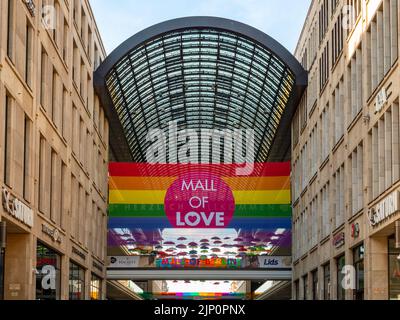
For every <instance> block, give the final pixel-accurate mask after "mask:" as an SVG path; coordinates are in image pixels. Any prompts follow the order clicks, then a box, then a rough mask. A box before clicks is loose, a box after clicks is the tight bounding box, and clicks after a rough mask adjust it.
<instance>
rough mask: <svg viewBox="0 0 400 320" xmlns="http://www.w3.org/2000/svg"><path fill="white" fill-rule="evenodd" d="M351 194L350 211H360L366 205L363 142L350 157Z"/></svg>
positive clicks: (353, 212)
mask: <svg viewBox="0 0 400 320" xmlns="http://www.w3.org/2000/svg"><path fill="white" fill-rule="evenodd" d="M348 168H349V179H350V181H349V182H350V183H349V188H348V192H349V196H350V198H351V203H350V208H351V210H350V212H351V214H353V215H354V214H356V213H358V212H359V211H360V210H361V209H362V208H363V206H364V203H363V202H364V191H363V190H364V187H363V184H364V175H363V144H362V143H361V144H359V145H358V147H357V148H355V149H354V150H353V152H352V153H351V155H350V157H349V166H348Z"/></svg>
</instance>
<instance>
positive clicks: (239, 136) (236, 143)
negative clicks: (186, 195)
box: [146, 121, 255, 176]
mask: <svg viewBox="0 0 400 320" xmlns="http://www.w3.org/2000/svg"><path fill="white" fill-rule="evenodd" d="M146 139H147V142H148V143H149V144H150V145H149V147H148V149H147V152H146V160H147V162H148V163H150V164H164V163H172V164H175V163H181V164H188V163H192V164H193V163H195V164H200V163H206V164H208V163H213V164H221V163H226V164H232V163H235V164H238V168H236V175H238V176H247V175H250V174H251V173H252V172H253V170H254V157H255V151H254V130H241V129H235V130H228V129H226V130H222V131H220V130H212V129H201V130H200V135H199V134H198V131H197V130H194V129H186V130H180V131H178V125H177V122H175V121H173V122H170V123H169V126H168V134H165V133H164V131H163V130H161V129H153V130H150V131H149V132H148V134H147V137H146ZM222 145H223V148H222ZM221 149H224V150H223V153H221V151H222V150H221ZM239 165H242V166H239ZM243 165H244V166H243Z"/></svg>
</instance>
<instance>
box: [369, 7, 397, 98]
mask: <svg viewBox="0 0 400 320" xmlns="http://www.w3.org/2000/svg"><path fill="white" fill-rule="evenodd" d="M367 43H368V48H369V49H368V57H367V61H368V62H369V63H368V64H367V68H368V72H367V73H368V77H367V78H368V79H367V80H368V89H369V90H368V92H369V94H372V92H373V91H374V90H375V89H376V87H377V86H378V85H379V83H380V82H381V81H382V80H383V78H384V76H385V75H386V74H387V72H388V71H389V70H390V68H391V67H392V65H393V64H394V63H395V62H396V60H397V58H398V1H397V0H384V1H383V2H382V5H381V6H380V7H379V8H378V10H377V11H376V15H375V17H374V18H373V19H372V21H371V23H370V26H369V29H368V32H367Z"/></svg>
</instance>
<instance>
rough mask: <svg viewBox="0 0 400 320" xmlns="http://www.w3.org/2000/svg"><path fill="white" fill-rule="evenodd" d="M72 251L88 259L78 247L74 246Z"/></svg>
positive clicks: (83, 258)
mask: <svg viewBox="0 0 400 320" xmlns="http://www.w3.org/2000/svg"><path fill="white" fill-rule="evenodd" d="M72 253H74V254H76V255H77V256H78V257H80V258H81V259H82V260H86V255H85V254H84V253H83V252H82V251H80V250H78V249H77V248H75V247H72Z"/></svg>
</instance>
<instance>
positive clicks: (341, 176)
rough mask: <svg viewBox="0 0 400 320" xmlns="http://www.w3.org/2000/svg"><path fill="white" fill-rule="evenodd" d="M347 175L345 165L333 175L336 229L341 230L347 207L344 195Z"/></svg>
mask: <svg viewBox="0 0 400 320" xmlns="http://www.w3.org/2000/svg"><path fill="white" fill-rule="evenodd" d="M344 181H345V173H344V165H341V166H340V168H339V169H338V170H337V171H336V173H335V174H334V175H333V188H334V190H333V197H334V199H335V201H334V202H333V210H334V213H335V228H339V226H341V225H342V224H343V223H344V218H345V214H344V211H345V206H344V195H345V185H344Z"/></svg>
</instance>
